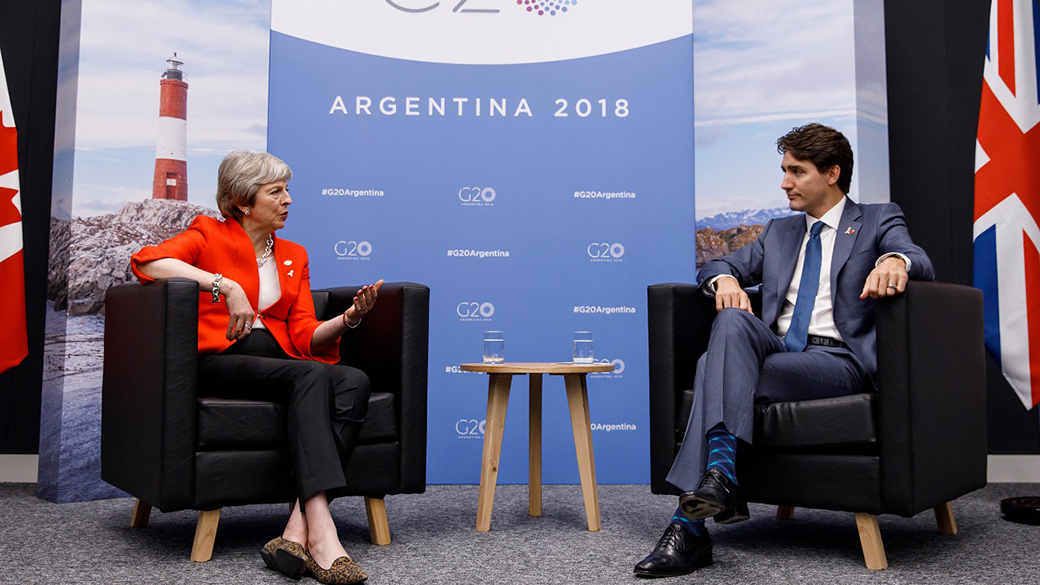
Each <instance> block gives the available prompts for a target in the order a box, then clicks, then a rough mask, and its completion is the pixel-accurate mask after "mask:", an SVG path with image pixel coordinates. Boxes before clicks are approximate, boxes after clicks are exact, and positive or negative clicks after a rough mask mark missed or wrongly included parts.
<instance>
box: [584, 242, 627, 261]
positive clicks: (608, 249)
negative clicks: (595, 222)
mask: <svg viewBox="0 0 1040 585" xmlns="http://www.w3.org/2000/svg"><path fill="white" fill-rule="evenodd" d="M586 250H587V251H588V253H589V258H620V257H622V256H624V255H625V247H624V246H622V245H621V244H619V243H617V242H615V243H613V244H608V243H607V242H593V243H591V244H589V247H588V248H586Z"/></svg>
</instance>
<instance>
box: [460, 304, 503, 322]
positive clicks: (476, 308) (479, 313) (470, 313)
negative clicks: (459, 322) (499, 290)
mask: <svg viewBox="0 0 1040 585" xmlns="http://www.w3.org/2000/svg"><path fill="white" fill-rule="evenodd" d="M455 312H456V313H458V314H459V317H462V318H463V319H468V318H476V317H483V318H484V319H490V318H491V316H492V315H494V314H495V305H492V304H491V303H478V302H473V303H467V302H462V303H459V306H457V307H455Z"/></svg>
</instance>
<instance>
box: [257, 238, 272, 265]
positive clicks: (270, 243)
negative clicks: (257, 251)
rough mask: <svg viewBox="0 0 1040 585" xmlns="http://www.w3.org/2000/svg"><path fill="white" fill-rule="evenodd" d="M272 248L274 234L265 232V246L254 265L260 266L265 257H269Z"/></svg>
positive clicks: (265, 259)
mask: <svg viewBox="0 0 1040 585" xmlns="http://www.w3.org/2000/svg"><path fill="white" fill-rule="evenodd" d="M272 248H274V236H272V235H271V234H267V248H266V249H264V255H263V256H261V257H259V258H257V259H256V267H257V268H260V267H261V266H263V265H264V262H267V259H268V258H270V257H271V249H272Z"/></svg>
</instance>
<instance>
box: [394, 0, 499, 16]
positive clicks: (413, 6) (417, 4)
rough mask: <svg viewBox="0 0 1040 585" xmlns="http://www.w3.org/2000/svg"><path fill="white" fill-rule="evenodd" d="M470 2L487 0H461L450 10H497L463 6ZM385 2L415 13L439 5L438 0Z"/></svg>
mask: <svg viewBox="0 0 1040 585" xmlns="http://www.w3.org/2000/svg"><path fill="white" fill-rule="evenodd" d="M470 2H472V3H473V5H474V6H477V5H479V4H487V3H488V2H489V0H483V1H481V0H461V1H460V2H459V3H458V4H455V7H454V8H452V9H451V11H452V12H483V13H485V14H494V13H496V12H499V10H498V9H497V8H480V7H473V8H463V6H465V5H466V4H467V3H470ZM386 3H387V4H389V5H390V6H393V7H394V8H396V9H398V10H400V11H401V12H409V13H412V14H416V13H419V12H429V11H430V10H433V9H434V8H437V7H438V6H440V5H441V3H440V2H430V0H386Z"/></svg>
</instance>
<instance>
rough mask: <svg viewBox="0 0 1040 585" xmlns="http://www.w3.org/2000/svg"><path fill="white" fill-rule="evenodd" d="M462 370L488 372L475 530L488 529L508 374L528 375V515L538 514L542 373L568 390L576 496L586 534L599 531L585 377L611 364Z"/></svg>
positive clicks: (513, 365)
mask: <svg viewBox="0 0 1040 585" xmlns="http://www.w3.org/2000/svg"><path fill="white" fill-rule="evenodd" d="M459 369H461V370H462V371H465V372H484V373H486V374H488V375H489V376H488V377H489V381H488V408H487V419H486V421H485V423H484V457H483V461H482V463H481V467H480V492H479V494H480V495H479V497H478V499H477V530H478V531H480V532H487V531H488V530H490V529H491V507H492V505H493V504H494V500H495V485H496V484H497V483H498V460H499V457H500V456H501V454H502V431H503V430H504V429H505V422H506V407H507V406H508V404H509V386H510V384H511V383H512V380H513V374H527V375H528V378H529V389H530V421H529V435H528V441H529V455H528V474H529V475H528V482H529V486H528V499H529V509H530V513H531V515H532V516H541V515H542V374H550V375H559V376H563V381H564V384H565V386H566V388H567V405H568V406H569V408H570V411H571V430H572V431H573V432H574V450H575V452H576V453H577V456H578V473H579V475H580V477H581V493H582V497H583V499H584V500H585V517H586V518H587V519H588V524H589V530H590V531H593V532H594V531H597V530H599V529H600V522H599V492H598V490H597V489H596V460H595V457H594V455H593V453H592V429H591V424H590V423H591V421H590V420H589V391H588V385H587V384H586V382H585V374H588V373H590V372H610V371H613V370H614V366H613V365H612V364H571V363H551V362H516V363H504V364H462V365H461V366H459Z"/></svg>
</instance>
